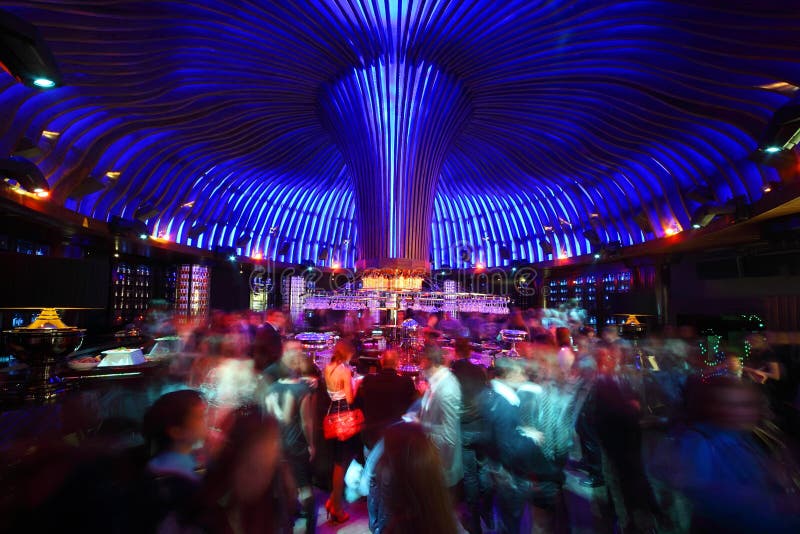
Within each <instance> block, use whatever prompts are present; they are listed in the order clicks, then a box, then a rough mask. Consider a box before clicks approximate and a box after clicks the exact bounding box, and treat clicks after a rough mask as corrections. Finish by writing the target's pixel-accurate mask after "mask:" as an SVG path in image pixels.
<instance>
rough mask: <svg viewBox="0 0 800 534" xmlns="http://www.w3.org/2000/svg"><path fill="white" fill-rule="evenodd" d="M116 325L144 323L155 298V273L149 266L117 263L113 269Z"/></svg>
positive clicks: (114, 318)
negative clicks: (148, 308)
mask: <svg viewBox="0 0 800 534" xmlns="http://www.w3.org/2000/svg"><path fill="white" fill-rule="evenodd" d="M112 269H113V270H112V281H111V283H112V301H113V305H112V310H113V314H114V316H113V322H114V324H115V325H124V324H127V323H131V322H136V321H143V320H144V316H145V314H146V313H147V307H148V305H149V304H150V299H152V298H153V287H152V286H153V273H152V271H151V269H150V267H149V266H147V265H136V264H131V263H117V264H115V265H114V266H113V268H112Z"/></svg>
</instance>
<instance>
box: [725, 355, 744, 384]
mask: <svg viewBox="0 0 800 534" xmlns="http://www.w3.org/2000/svg"><path fill="white" fill-rule="evenodd" d="M742 371H743V366H742V358H741V357H740V356H739V355H738V354H731V353H728V354H726V355H725V374H726V375H728V376H730V377H733V378H742Z"/></svg>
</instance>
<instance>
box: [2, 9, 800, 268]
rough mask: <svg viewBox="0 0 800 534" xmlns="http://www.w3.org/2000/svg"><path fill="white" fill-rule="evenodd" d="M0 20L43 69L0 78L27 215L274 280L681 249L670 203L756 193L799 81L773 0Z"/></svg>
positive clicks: (791, 38) (684, 212)
mask: <svg viewBox="0 0 800 534" xmlns="http://www.w3.org/2000/svg"><path fill="white" fill-rule="evenodd" d="M0 9H6V10H8V11H10V12H12V13H13V14H14V15H16V16H18V17H20V18H22V19H24V20H27V21H28V22H30V23H32V24H34V25H36V26H37V27H38V29H39V31H40V33H41V35H42V36H43V38H44V39H45V40H46V41H47V43H48V44H49V45H50V48H51V49H52V51H53V54H54V56H55V58H56V60H57V62H58V64H59V68H60V71H61V74H62V82H63V86H62V87H57V88H55V89H51V90H49V91H42V90H39V89H36V88H33V87H27V86H24V85H22V84H19V83H17V82H16V81H15V80H14V79H13V78H12V77H11V76H9V75H6V74H5V73H2V72H0V116H2V117H3V118H4V120H3V121H1V122H0V157H8V156H10V155H11V154H12V153H13V152H14V150H15V147H18V146H20V140H21V139H23V138H26V139H29V140H31V141H33V142H34V143H36V144H37V145H38V148H39V150H38V151H28V152H30V153H31V154H34V155H33V156H30V157H31V158H32V159H33V160H34V163H35V164H36V165H37V166H38V167H39V169H40V170H41V171H42V173H43V175H44V177H45V178H46V179H47V182H48V186H49V190H50V198H49V200H48V202H55V203H61V204H63V205H65V206H66V207H67V208H69V209H73V210H75V211H77V212H79V213H81V214H84V215H88V216H93V217H97V218H100V219H105V220H109V219H111V217H123V218H125V219H131V220H132V219H134V218H135V217H136V216H137V214H139V216H142V214H143V213H146V214H147V216H148V217H147V218H146V220H145V221H144V222H145V223H146V224H147V226H148V229H149V231H151V232H152V233H153V234H156V235H165V236H169V238H170V239H172V240H175V241H178V242H180V243H184V244H188V245H192V246H197V247H201V248H207V249H210V248H215V247H237V246H238V247H239V248H240V250H239V252H240V253H242V254H249V255H256V254H259V255H264V256H266V257H268V258H274V259H277V260H280V261H287V262H295V263H305V262H313V263H316V264H318V265H319V264H326V265H342V266H353V265H355V264H356V262H361V264H363V265H365V266H373V265H387V264H388V265H400V264H407V265H412V266H417V265H420V264H427V263H428V262H430V261H432V264H433V265H434V266H437V267H438V266H442V265H449V266H451V267H465V266H469V265H472V264H478V263H481V264H484V265H487V266H495V265H509V264H510V263H511V262H514V261H530V262H535V261H540V260H543V259H547V257H549V256H547V255H545V254H544V250H545V248H547V247H542V246H540V243H542V242H544V243H548V244H549V249H550V250H552V254H553V255H554V256H556V255H557V256H563V255H566V256H575V255H580V254H586V253H589V252H591V251H592V248H593V246H597V243H609V242H616V241H619V242H620V243H621V244H622V245H630V244H635V243H640V242H642V241H644V240H647V239H652V238H655V237H661V236H663V235H669V234H671V233H674V232H676V231H681V230H684V229H687V230H688V229H689V228H690V226H691V223H690V221H691V216H692V214H693V213H694V212H695V211H696V210H697V209H698V208H699V207H700V206H701V203H700V202H698V200H697V199H698V198H699V197H698V195H693V194H691V193H692V192H696V191H704V192H706V193H705V196H707V197H709V200H708V201H709V202H711V203H714V204H725V203H727V202H729V201H730V200H731V199H732V198H734V197H737V198H741V199H744V200H745V201H747V202H751V201H753V200H756V199H757V198H759V197H760V196H761V195H762V188H763V187H764V185H765V184H767V183H769V182H770V181H772V180H776V179H778V176H777V172H776V171H775V170H774V169H772V168H769V167H766V166H760V165H758V164H756V163H755V162H754V161H753V160H752V159H751V158H750V155H751V154H752V152H753V150H754V149H755V148H756V146H757V140H758V139H759V138H760V137H761V134H762V132H763V131H764V128H765V126H766V124H767V122H768V121H769V119H770V117H771V116H772V114H773V112H774V111H775V110H776V109H778V108H779V107H781V106H782V105H784V104H786V103H787V102H789V101H790V99H791V98H792V92H791V91H787V87H789V88H791V87H792V86H796V85H800V62H799V61H798V58H800V41H798V40H797V38H796V33H797V32H796V29H797V28H798V27H800V11H799V10H797V9H796V6H794V5H793V3H792V2H786V1H779V0H774V1H773V0H765V1H764V2H747V3H745V2H723V1H721V0H720V1H716V0H705V1H702V2H701V1H697V0H643V1H641V2H611V1H608V2H606V1H594V0H592V1H590V0H577V1H569V2H567V1H531V0H519V1H509V2H490V1H477V0H463V1H445V0H439V1H424V2H423V1H420V0H414V1H401V0H392V1H384V0H379V1H373V0H304V1H296V0H285V1H280V2H277V1H276V2H256V3H253V2H250V3H241V2H235V1H231V0H228V1H214V0H209V1H208V2H202V3H200V2H193V1H189V0H177V1H172V2H161V1H147V2H118V1H116V0H85V1H83V2H78V3H74V2H70V3H66V2H35V3H32V2H23V1H14V0H11V1H9V2H5V3H4V4H3V6H2V8H0ZM776 87H780V88H781V89H780V90H775V88H776ZM89 180H91V185H92V187H87V183H88V181H89ZM193 228H194V229H195V231H191V232H190V230H191V229H193ZM201 229H202V231H199V230H201ZM586 235H589V236H591V237H592V242H591V243H590V242H589V240H588V239H587V238H586ZM404 262H405V263H404Z"/></svg>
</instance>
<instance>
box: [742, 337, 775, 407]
mask: <svg viewBox="0 0 800 534" xmlns="http://www.w3.org/2000/svg"><path fill="white" fill-rule="evenodd" d="M747 342H748V343H749V344H750V357H749V358H748V359H747V362H746V365H745V366H744V368H743V370H744V371H745V372H746V373H747V375H748V376H749V377H750V378H751V379H752V380H753V381H754V382H756V383H758V384H767V383H768V381H770V380H773V381H775V382H778V381H779V380H781V375H782V373H781V370H782V369H781V362H780V360H779V358H778V355H777V354H776V352H775V351H774V350H773V349H772V347H771V346H770V345H769V343H768V342H767V337H766V336H765V335H764V334H762V333H754V334H750V335H748V336H747ZM775 382H772V383H770V385H772V384H774V383H775ZM766 393H767V395H770V394H771V393H772V391H771V390H769V389H768V390H767V391H766Z"/></svg>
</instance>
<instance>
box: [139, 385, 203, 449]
mask: <svg viewBox="0 0 800 534" xmlns="http://www.w3.org/2000/svg"><path fill="white" fill-rule="evenodd" d="M202 403H205V399H204V398H203V396H202V395H201V394H200V393H198V392H197V391H195V390H193V389H181V390H179V391H172V392H170V393H166V394H164V395H162V396H161V397H159V398H158V400H156V402H154V403H153V405H152V406H151V407H150V408H149V409H148V410H147V412H145V414H144V421H143V422H142V435H143V436H144V439H145V441H146V442H147V443H148V445H149V448H150V452H151V454H156V453H159V452H161V451H163V450H165V449H167V448H169V447H170V446H171V445H172V438H171V437H170V436H169V429H170V428H174V427H176V426H181V425H183V424H184V423H185V422H186V419H187V418H188V417H189V413H190V412H191V411H192V409H193V408H194V407H195V406H197V405H198V404H202Z"/></svg>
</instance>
